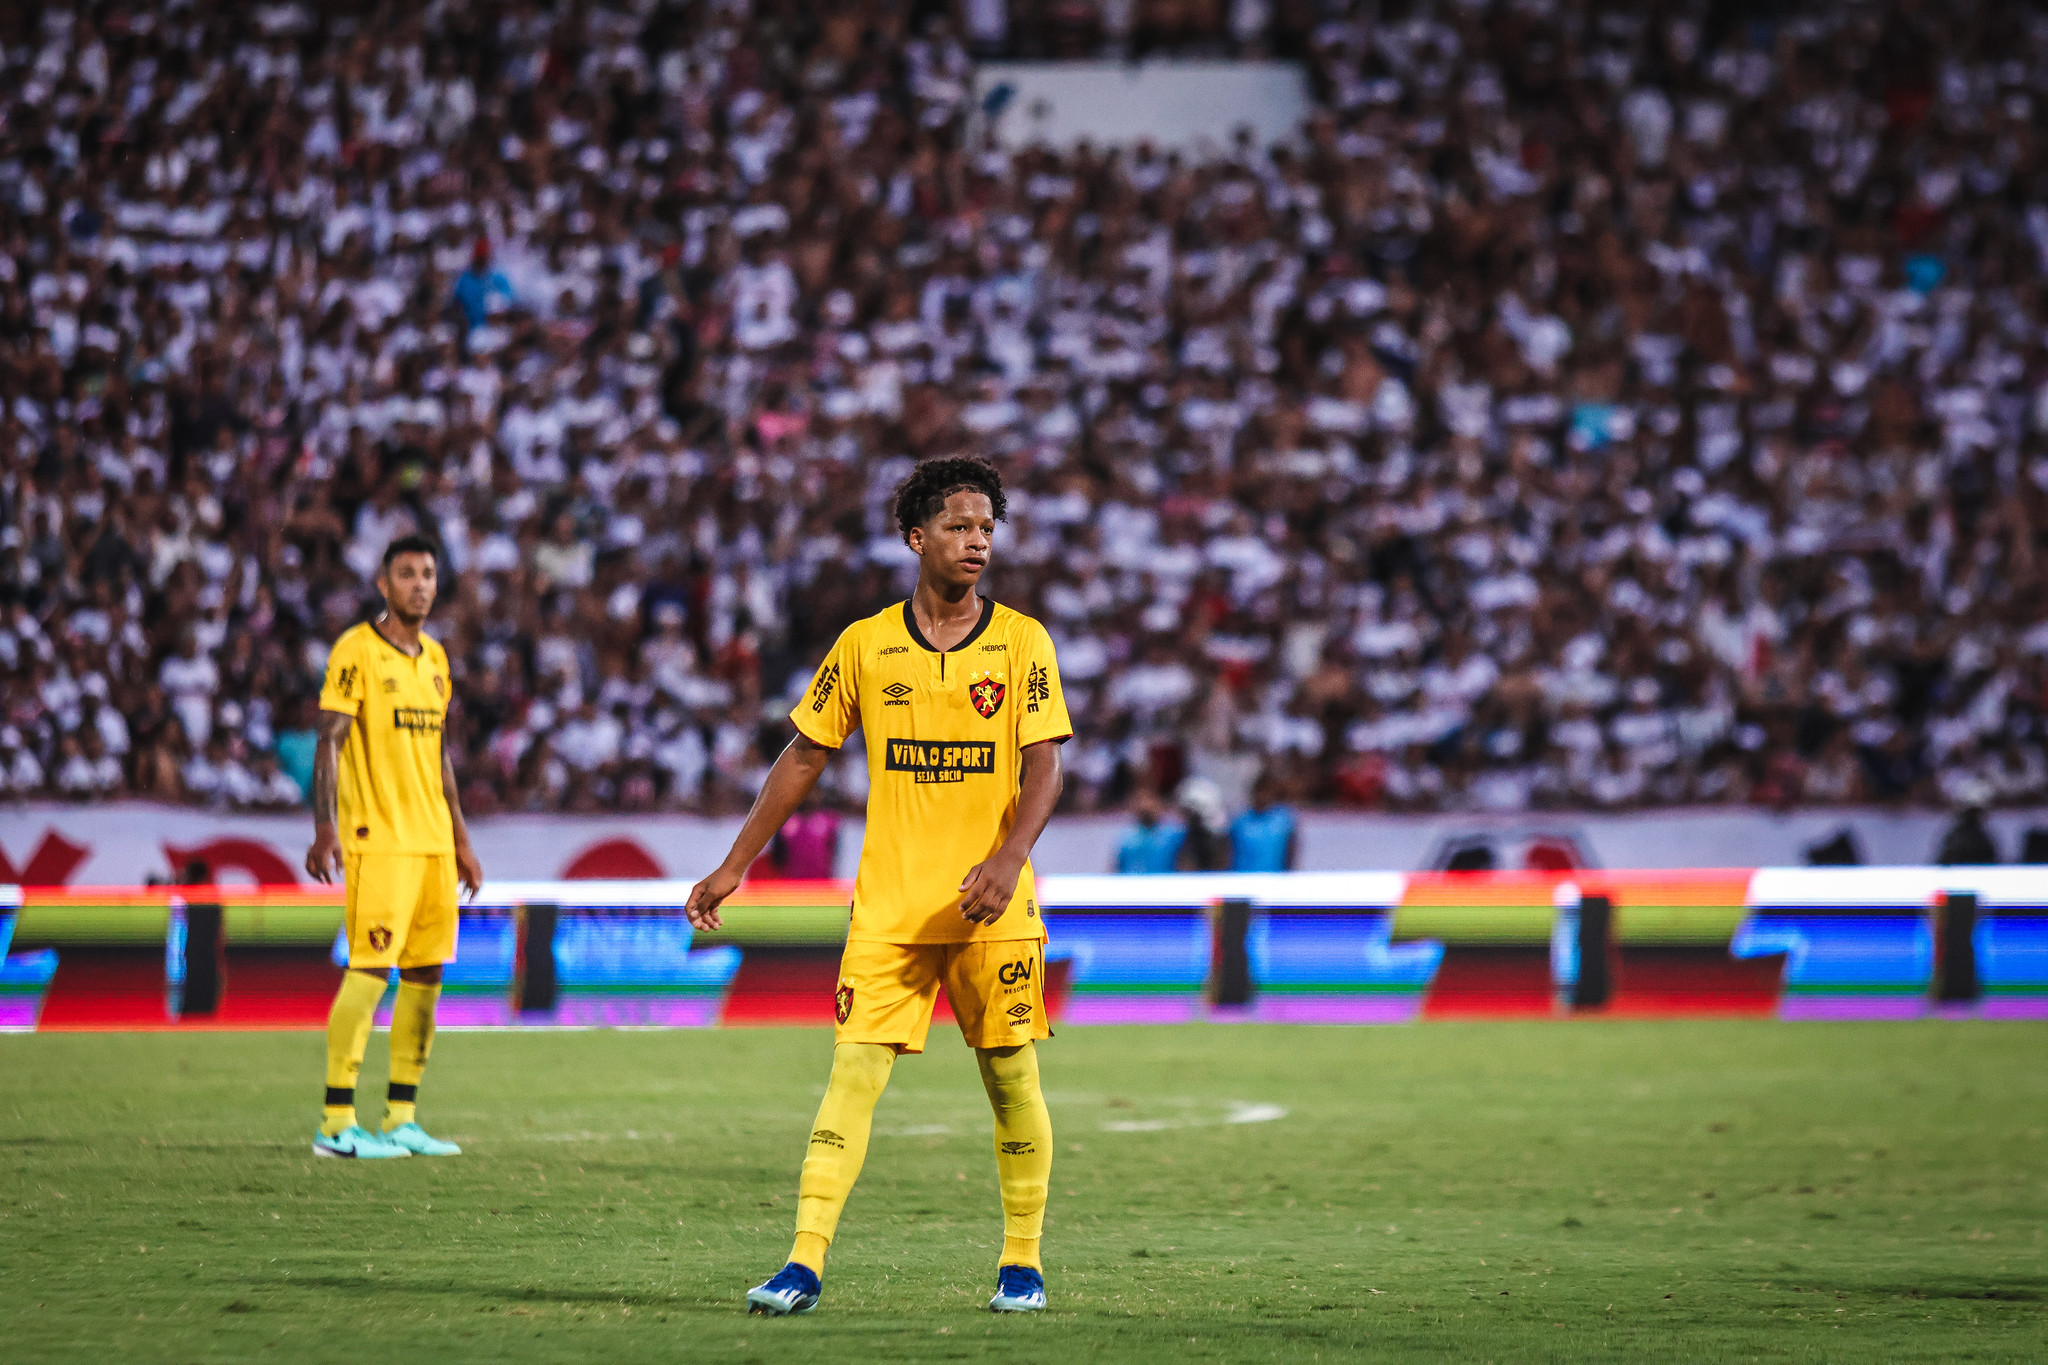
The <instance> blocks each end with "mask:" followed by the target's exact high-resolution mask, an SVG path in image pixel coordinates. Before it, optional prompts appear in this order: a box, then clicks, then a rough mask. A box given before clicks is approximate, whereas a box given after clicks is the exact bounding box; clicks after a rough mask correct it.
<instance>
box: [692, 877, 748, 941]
mask: <svg viewBox="0 0 2048 1365" xmlns="http://www.w3.org/2000/svg"><path fill="white" fill-rule="evenodd" d="M739 888H740V874H739V873H737V872H730V871H727V870H726V869H725V868H722V867H721V868H719V869H718V871H716V872H714V873H712V874H711V875H710V876H708V877H706V878H705V879H704V880H703V881H701V882H698V883H697V884H696V885H695V886H693V887H691V888H690V899H689V901H688V902H687V903H686V904H685V905H684V906H683V914H684V915H685V916H687V917H688V918H689V921H690V926H691V927H692V928H695V929H719V928H723V927H724V925H725V921H724V920H723V919H722V918H720V917H719V914H718V907H719V905H720V904H721V903H722V902H723V901H724V900H725V898H726V897H727V896H730V895H731V894H732V893H733V892H735V891H737V890H739Z"/></svg>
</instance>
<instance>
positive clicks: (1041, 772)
mask: <svg viewBox="0 0 2048 1365" xmlns="http://www.w3.org/2000/svg"><path fill="white" fill-rule="evenodd" d="M1065 783H1066V778H1065V775H1064V774H1063V773H1062V772H1061V770H1060V745H1059V741H1058V740H1055V739H1048V740H1042V741H1040V742H1039V743H1037V744H1033V745H1029V746H1027V747H1026V748H1025V750H1024V771H1023V773H1022V774H1021V776H1020V777H1019V778H1018V782H1017V819H1016V822H1015V823H1013V824H1012V825H1011V826H1010V837H1009V838H1007V839H1005V840H1003V846H1002V847H1001V848H999V849H997V850H996V851H995V852H994V853H992V854H990V855H989V857H988V858H987V859H986V860H984V861H982V862H979V863H976V864H975V865H974V866H973V867H971V868H969V869H968V870H967V876H966V877H965V878H963V879H962V880H961V882H960V913H961V915H962V916H963V917H964V918H966V919H969V920H972V921H973V922H974V923H976V924H994V923H995V922H996V921H997V920H999V919H1001V918H1002V917H1003V912H1004V911H1006V910H1008V909H1009V908H1010V898H1011V897H1013V896H1015V895H1016V894H1017V878H1019V877H1021V876H1023V875H1024V864H1025V862H1026V860H1028V859H1029V858H1030V857H1031V846H1032V845H1033V844H1035V843H1037V842H1038V836H1039V835H1040V834H1042V833H1044V832H1045V822H1046V821H1048V820H1050V819H1052V811H1053V807H1055V806H1057V805H1058V804H1059V803H1060V788H1061V787H1062V786H1064V785H1065Z"/></svg>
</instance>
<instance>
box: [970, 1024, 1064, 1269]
mask: <svg viewBox="0 0 2048 1365" xmlns="http://www.w3.org/2000/svg"><path fill="white" fill-rule="evenodd" d="M975 1057H976V1059H977V1060H978V1061H979V1062H980V1063H981V1083H982V1085H983V1087H984V1088H986V1089H987V1091H988V1102H989V1104H990V1106H991V1107H992V1108H994V1110H995V1112H996V1182H997V1183H998V1184H999V1185H1000V1186H1001V1187H1002V1192H1003V1258H1002V1260H1001V1261H999V1262H997V1264H999V1265H1023V1266H1030V1267H1031V1268H1032V1269H1033V1270H1039V1269H1042V1268H1043V1267H1042V1266H1041V1265H1040V1264H1039V1259H1038V1245H1039V1239H1040V1237H1041V1236H1042V1235H1043V1233H1044V1230H1045V1196H1046V1190H1047V1188H1048V1187H1049V1186H1050V1185H1051V1183H1052V1115H1051V1114H1050V1113H1048V1112H1047V1111H1046V1107H1045V1096H1044V1095H1043V1094H1042V1093H1040V1091H1039V1088H1038V1050H1037V1049H1036V1048H1035V1047H1033V1046H1032V1045H1031V1044H1030V1043H1026V1044H1024V1045H1023V1046H1022V1047H1019V1048H1014V1049H1011V1048H1005V1049H1001V1050H999V1051H980V1050H977V1051H976V1052H975Z"/></svg>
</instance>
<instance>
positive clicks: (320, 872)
mask: <svg viewBox="0 0 2048 1365" xmlns="http://www.w3.org/2000/svg"><path fill="white" fill-rule="evenodd" d="M306 871H308V872H310V873H312V874H313V880H314V881H316V882H320V883H322V884H323V885H324V884H326V883H328V882H332V881H334V880H335V879H336V878H337V877H339V876H341V871H342V867H341V836H340V835H339V834H337V833H335V832H334V831H333V830H331V829H324V828H317V827H316V828H315V829H314V830H313V846H312V847H311V848H309V849H307V850H306Z"/></svg>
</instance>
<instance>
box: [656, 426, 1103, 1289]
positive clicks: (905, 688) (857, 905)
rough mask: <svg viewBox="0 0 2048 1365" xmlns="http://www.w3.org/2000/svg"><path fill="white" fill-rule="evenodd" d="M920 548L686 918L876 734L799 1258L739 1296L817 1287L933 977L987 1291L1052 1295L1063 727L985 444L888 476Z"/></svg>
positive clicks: (707, 903)
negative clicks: (966, 1089)
mask: <svg viewBox="0 0 2048 1365" xmlns="http://www.w3.org/2000/svg"><path fill="white" fill-rule="evenodd" d="M895 510H896V521H897V525H898V526H899V528H900V529H901V530H902V533H903V539H904V541H905V543H907V544H908V545H909V546H910V549H911V551H912V552H913V553H915V554H916V555H917V557H918V561H919V568H918V576H917V589H916V591H915V592H913V593H912V594H911V597H910V600H909V601H907V602H902V603H899V604H897V605H895V606H892V607H890V608H889V609H888V610H887V611H884V612H882V613H880V614H879V615H876V616H871V617H869V618H868V619H867V620H865V621H856V622H855V623H854V624H853V625H851V626H848V627H847V628H846V631H845V633H844V634H842V635H841V636H840V637H839V642H838V643H837V644H835V645H834V646H833V647H832V652H831V653H830V654H829V655H827V656H826V658H825V661H824V663H823V664H821V665H820V666H819V668H818V672H817V675H816V677H815V678H814V679H813V680H812V682H811V685H810V688H809V689H808V690H807V691H806V692H805V693H804V696H803V699H802V700H801V701H799V702H798V703H797V707H796V710H795V711H794V712H792V713H791V717H790V718H791V719H792V720H793V721H795V723H796V729H797V735H796V738H795V739H793V740H792V741H790V745H789V747H788V748H787V749H785V750H783V752H782V756H781V757H780V758H778V759H777V760H776V762H775V766H774V767H773V768H772V769H771V770H770V771H769V774H768V780H767V783H766V785H764V786H763V787H762V789H761V795H760V798H759V799H758V800H756V801H755V803H754V808H753V810H752V811H751V812H750V813H749V814H748V816H747V820H746V824H745V825H744V826H743V827H742V828H741V830H740V832H739V835H738V837H737V838H735V839H734V840H733V846H732V851H731V852H730V853H728V854H727V855H726V858H725V861H724V863H722V864H721V865H720V866H719V868H718V870H717V871H716V872H713V873H712V874H711V875H710V876H708V877H706V878H705V879H704V880H703V881H701V882H698V883H697V885H696V886H695V887H693V888H691V891H690V900H689V906H688V914H689V917H690V922H691V923H692V924H694V925H696V926H697V927H698V928H700V929H715V928H717V927H718V925H719V914H718V906H719V903H720V902H721V901H723V900H724V899H725V898H726V897H727V896H729V895H731V894H732V892H733V890H734V888H736V887H737V886H738V885H739V884H740V877H741V876H742V874H744V873H745V871H746V870H747V868H748V867H749V866H750V865H751V864H752V863H753V861H754V859H755V858H756V857H757V856H759V854H760V852H761V850H762V848H764V847H765V846H766V845H767V843H768V841H769V839H770V838H772V837H773V836H774V834H775V832H776V830H778V829H779V828H781V826H782V822H783V821H784V820H785V819H787V818H788V817H789V815H790V813H791V812H792V811H794V810H795V809H796V808H797V806H798V805H799V804H800V803H801V802H802V801H803V799H804V796H805V795H806V794H807V793H808V792H809V791H810V789H811V787H812V785H813V784H814V783H815V782H816V781H817V780H818V776H819V774H821V773H822V772H823V771H824V770H825V763H826V760H827V759H828V758H829V757H830V755H831V751H832V750H834V749H837V748H838V747H839V746H840V745H841V744H843V743H844V742H845V741H846V739H847V737H848V736H850V735H851V734H852V733H853V731H854V730H855V729H856V728H858V729H861V730H863V731H865V732H866V745H867V761H868V779H869V788H868V819H867V838H866V842H865V843H864V845H863V846H862V848H861V855H860V871H859V874H858V876H857V877H856V879H855V881H854V887H853V919H852V924H851V927H850V929H849V931H848V933H847V941H846V954H845V957H844V959H843V960H842V962H841V965H840V969H839V987H838V992H837V996H836V1000H835V1004H836V1006H837V1016H838V1021H839V1025H838V1030H837V1033H836V1035H835V1039H836V1041H835V1046H834V1048H833V1054H832V1077H831V1080H830V1082H829V1083H828V1084H827V1086H826V1090H825V1099H824V1102H823V1103H822V1104H821V1105H820V1106H819V1107H818V1117H817V1121H816V1122H815V1123H814V1124H812V1126H811V1138H810V1146H809V1149H808V1153H807V1155H806V1156H805V1157H804V1165H803V1178H802V1182H801V1184H800V1185H799V1186H798V1194H797V1220H796V1245H795V1246H794V1247H793V1248H792V1249H791V1251H790V1254H789V1263H788V1264H787V1265H785V1266H784V1267H783V1268H782V1270H781V1272H780V1273H779V1274H777V1275H776V1276H775V1277H774V1278H772V1279H770V1280H769V1281H768V1282H767V1283H766V1284H763V1285H760V1286H758V1287H757V1288H755V1289H753V1290H751V1291H749V1293H748V1294H747V1303H748V1305H749V1311H752V1312H756V1313H770V1314H775V1315H781V1314H784V1313H804V1312H809V1311H810V1310H811V1309H812V1308H815V1307H816V1306H817V1303H818V1294H819V1288H820V1284H819V1277H820V1275H821V1274H822V1272H823V1271H824V1268H825V1251H826V1248H827V1247H828V1246H830V1245H831V1242H832V1234H833V1231H834V1229H835V1228H836V1227H837V1226H838V1223H839V1213H840V1210H841V1208H842V1207H844V1205H845V1203H846V1197H847V1195H848V1194H849V1193H850V1192H851V1190H852V1188H853V1182H854V1180H855V1179H856V1178H857V1177H858V1176H859V1174H860V1168H861V1162H862V1160H863V1159H864V1158H865V1157H866V1155H867V1146H868V1131H869V1126H870V1121H871V1119H872V1117H873V1114H874V1107H875V1102H876V1101H877V1100H878V1099H880V1098H881V1095H882V1089H883V1087H884V1086H885V1085H887V1084H888V1080H889V1072H890V1069H891V1067H892V1066H894V1064H895V1061H896V1058H897V1056H898V1055H899V1054H901V1053H905V1052H922V1051H924V1043H925V1032H926V1030H927V1029H928V1028H929V1027H930V1025H931V1016H932V1006H933V1004H934V1002H935V1001H936V999H937V996H938V989H939V985H940V983H942V982H943V983H944V985H945V987H946V998H947V1000H948V1001H949V1002H951V1004H952V1007H953V1012H954V1014H955V1015H956V1016H957V1017H958V1019H959V1022H960V1031H961V1033H962V1034H964V1035H965V1037H966V1040H967V1042H968V1044H969V1045H970V1046H971V1047H973V1048H974V1050H975V1057H976V1059H977V1061H978V1062H979V1064H980V1067H981V1078H982V1084H983V1086H984V1087H985V1088H986V1089H987V1091H988V1097H989V1102H990V1104H991V1105H993V1106H994V1108H995V1157H996V1178H997V1182H998V1184H999V1186H1000V1187H1001V1191H1002V1202H1003V1251H1002V1256H1001V1258H1000V1259H999V1261H998V1265H997V1275H996V1278H997V1290H996V1296H995V1298H993V1299H992V1300H990V1302H989V1307H990V1308H993V1309H996V1310H998V1311H1029V1310H1032V1309H1039V1308H1043V1307H1045V1280H1044V1276H1043V1274H1042V1269H1041V1265H1040V1261H1039V1235H1040V1230H1041V1227H1042V1225H1043V1222H1044V1217H1045V1197H1046V1189H1047V1184H1048V1182H1049V1180H1050V1178H1051V1173H1052V1122H1051V1119H1050V1118H1049V1117H1048V1115H1047V1113H1046V1108H1045V1098H1044V1096H1043V1095H1042V1094H1041V1093H1040V1092H1039V1086H1038V1056H1037V1052H1036V1050H1035V1047H1034V1044H1035V1042H1036V1041H1037V1040H1038V1039H1040V1038H1050V1037H1051V1036H1052V1030H1051V1029H1050V1028H1048V1027H1047V1026H1046V1017H1045V995H1044V987H1045V970H1044V969H1045V923H1044V920H1043V919H1042V917H1041V916H1040V914H1039V909H1038V894H1037V890H1036V888H1035V886H1034V884H1033V880H1032V872H1031V861H1030V857H1031V846H1032V844H1033V843H1035V842H1036V841H1037V839H1038V836H1039V833H1040V831H1042V830H1043V829H1044V828H1045V822H1046V820H1047V819H1048V818H1049V817H1050V816H1051V815H1052V810H1053V806H1054V804H1055V803H1057V802H1058V800H1059V794H1060V748H1059V746H1060V744H1061V743H1062V742H1064V741H1065V740H1066V739H1068V738H1069V737H1071V735H1072V734H1073V726H1072V725H1071V724H1070V723H1069V722H1068V720H1067V705H1066V700H1065V697H1064V694H1063V693H1062V691H1061V688H1060V678H1059V666H1058V664H1057V663H1056V662H1055V660H1054V658H1053V648H1052V640H1051V638H1050V637H1049V636H1047V634H1046V633H1045V628H1044V627H1043V626H1041V625H1039V624H1038V622H1036V621H1034V620H1032V619H1031V618H1030V617H1028V616H1024V615H1021V614H1019V613H1017V612H1014V611H1011V610H1009V609H1008V608H1006V607H1000V606H997V605H996V604H995V603H994V602H992V601H990V600H988V599H987V598H985V597H982V596H980V595H979V594H978V593H977V592H976V591H975V588H976V585H977V584H979V583H980V581H981V577H982V574H983V573H984V572H986V571H987V569H988V564H989V555H990V552H991V550H992V549H993V547H994V540H995V530H996V523H997V522H998V521H1000V520H1002V518H1003V511H1004V500H1003V485H1002V481H1001V479H999V478H998V477H997V475H996V471H995V469H994V467H993V466H991V465H990V464H988V463H987V462H986V461H984V460H979V459H964V458H962V459H941V460H931V461H927V462H926V463H924V464H922V465H920V466H918V467H917V469H916V470H915V471H914V472H913V473H912V474H911V476H910V477H909V478H908V479H907V480H905V482H904V483H903V486H902V487H901V488H899V489H897V491H896V507H895Z"/></svg>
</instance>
